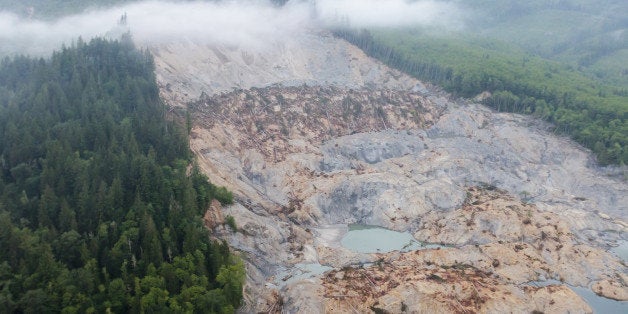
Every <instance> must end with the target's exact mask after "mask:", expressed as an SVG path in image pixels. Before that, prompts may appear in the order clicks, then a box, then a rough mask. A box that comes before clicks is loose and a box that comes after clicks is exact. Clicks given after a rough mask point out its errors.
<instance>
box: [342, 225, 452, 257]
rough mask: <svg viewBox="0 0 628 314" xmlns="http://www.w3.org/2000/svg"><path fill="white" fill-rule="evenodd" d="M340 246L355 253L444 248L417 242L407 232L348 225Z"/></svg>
mask: <svg viewBox="0 0 628 314" xmlns="http://www.w3.org/2000/svg"><path fill="white" fill-rule="evenodd" d="M340 244H341V245H342V246H343V247H345V248H347V249H350V250H352V251H354V252H357V253H386V252H391V251H402V252H408V251H414V250H421V249H432V248H439V247H446V246H443V245H438V244H428V243H422V242H419V241H417V240H416V239H414V237H413V236H412V235H411V234H410V233H409V232H397V231H393V230H389V229H386V228H382V227H377V226H368V225H357V224H352V225H349V232H347V233H346V234H345V235H344V237H343V238H342V239H341V240H340Z"/></svg>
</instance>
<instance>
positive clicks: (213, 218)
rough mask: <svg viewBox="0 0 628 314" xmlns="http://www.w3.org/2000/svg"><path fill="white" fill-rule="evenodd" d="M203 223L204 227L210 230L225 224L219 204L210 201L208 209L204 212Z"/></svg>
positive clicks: (215, 201)
mask: <svg viewBox="0 0 628 314" xmlns="http://www.w3.org/2000/svg"><path fill="white" fill-rule="evenodd" d="M203 222H204V223H205V226H206V227H207V228H209V229H210V230H212V229H214V228H216V227H217V226H220V225H223V224H224V223H225V218H224V217H223V215H222V206H221V205H220V202H218V201H217V200H212V202H211V204H210V205H209V209H208V210H207V211H206V212H205V216H203Z"/></svg>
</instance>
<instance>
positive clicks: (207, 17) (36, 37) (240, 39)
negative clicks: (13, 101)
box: [0, 0, 460, 55]
mask: <svg viewBox="0 0 628 314" xmlns="http://www.w3.org/2000/svg"><path fill="white" fill-rule="evenodd" d="M35 10H36V8H35ZM123 14H126V15H127V17H128V18H127V25H126V26H125V28H128V29H129V30H130V31H131V33H132V36H133V38H134V40H135V41H136V42H138V43H139V44H140V45H150V44H163V43H168V42H171V41H174V40H180V39H189V40H195V41H202V42H205V43H208V44H224V45H239V46H242V45H246V46H261V45H265V44H268V43H271V42H273V41H276V40H282V39H285V38H289V37H291V36H298V34H299V33H300V32H302V31H304V30H307V29H309V28H314V27H332V26H339V25H348V26H353V27H395V26H413V25H435V26H449V25H459V21H460V18H459V17H460V12H459V10H458V9H457V7H456V6H455V5H454V4H452V3H449V2H442V1H425V0H419V1H413V2H408V1H404V0H318V1H295V0H293V1H291V2H288V3H287V4H286V5H284V6H281V7H277V6H273V5H271V4H270V3H269V2H266V1H252V0H249V1H247V0H237V1H225V2H179V3H174V2H164V1H144V2H137V3H132V4H128V5H124V6H118V7H113V8H109V9H104V10H88V11H87V12H85V13H83V14H79V15H73V16H67V17H64V18H61V19H58V20H55V21H52V22H50V21H46V22H44V21H38V20H32V19H28V18H23V17H19V16H18V15H16V14H13V13H8V12H6V11H2V12H0V43H1V45H0V54H2V55H6V54H13V53H24V54H32V55H46V54H48V53H50V52H51V51H53V50H54V49H58V48H59V47H60V45H61V44H62V43H65V44H66V45H67V44H71V42H72V41H74V40H76V39H77V38H78V37H79V36H80V37H82V38H83V39H84V40H89V39H90V38H93V37H95V36H116V35H119V31H120V27H117V26H116V25H117V22H118V21H119V19H120V17H121V16H122V15H123Z"/></svg>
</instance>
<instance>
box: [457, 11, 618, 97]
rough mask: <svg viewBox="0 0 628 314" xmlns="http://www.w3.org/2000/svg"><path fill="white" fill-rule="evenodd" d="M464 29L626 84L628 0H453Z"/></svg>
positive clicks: (610, 80)
mask: <svg viewBox="0 0 628 314" xmlns="http://www.w3.org/2000/svg"><path fill="white" fill-rule="evenodd" d="M455 1H456V2H458V4H459V5H460V6H461V7H462V9H463V10H464V11H465V12H468V16H469V17H470V18H469V19H468V20H467V21H466V27H467V29H465V31H466V32H469V33H474V34H479V35H482V36H483V37H485V38H491V39H496V40H500V41H503V42H507V43H511V44H516V45H518V46H520V47H522V48H524V49H525V50H526V51H528V52H531V53H534V54H536V55H539V56H542V57H544V58H548V59H551V60H555V61H560V62H564V63H567V64H570V65H572V66H574V67H576V68H578V69H580V70H583V71H584V72H586V73H588V74H590V76H591V77H594V78H596V79H600V80H602V81H604V82H605V83H608V84H612V85H618V86H627V85H628V61H627V60H628V13H627V12H628V1H625V0H597V1H593V0H528V1H519V0H455Z"/></svg>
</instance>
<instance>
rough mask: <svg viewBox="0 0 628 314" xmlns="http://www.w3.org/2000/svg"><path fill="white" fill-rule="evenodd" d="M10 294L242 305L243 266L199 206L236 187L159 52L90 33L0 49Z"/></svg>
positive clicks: (27, 309)
mask: <svg viewBox="0 0 628 314" xmlns="http://www.w3.org/2000/svg"><path fill="white" fill-rule="evenodd" d="M0 134H1V135H0V248H2V249H1V250H0V308H1V309H2V311H3V312H5V313H11V312H17V313H21V312H24V313H35V312H41V313H49V312H64V313H88V312H99V313H104V312H108V311H111V312H115V313H120V312H195V313H208V312H216V313H219V312H220V313H222V312H227V313H228V312H233V310H234V308H237V307H238V306H239V304H240V302H241V293H242V289H241V287H242V283H243V279H244V266H243V264H242V262H241V261H239V260H238V259H237V258H235V257H234V256H233V255H231V253H230V250H229V248H228V246H227V245H226V244H225V243H221V242H215V241H211V240H210V239H209V235H208V231H207V229H206V228H205V227H204V226H203V225H202V223H201V218H200V216H201V215H202V214H203V213H204V211H205V210H206V209H207V207H208V205H209V203H210V202H211V201H212V200H213V199H218V200H219V201H221V202H223V203H230V202H232V196H231V193H229V192H228V191H226V190H225V189H224V188H219V187H216V186H214V185H212V184H210V183H209V182H208V179H207V177H205V176H204V175H203V174H201V173H200V171H199V170H198V168H196V167H195V166H193V164H194V163H193V161H192V155H191V152H190V151H189V148H188V146H187V132H186V130H185V128H184V127H182V126H181V125H180V124H178V123H175V122H174V121H172V120H170V119H168V118H167V115H166V112H165V106H164V105H163V104H162V102H161V100H160V99H159V94H158V87H157V85H156V82H155V77H154V66H153V61H152V57H151V55H150V54H149V53H148V52H145V51H139V50H137V49H136V48H135V47H134V45H133V44H132V43H131V41H130V40H128V38H127V39H124V40H122V41H115V42H110V41H106V40H103V39H94V40H92V41H90V42H89V43H85V42H83V41H81V40H79V41H78V42H77V43H76V44H75V45H73V46H71V47H64V48H62V49H61V50H60V51H58V52H55V53H54V54H53V55H52V57H51V58H50V59H33V58H28V57H15V58H12V59H8V58H7V59H4V60H3V61H2V63H0Z"/></svg>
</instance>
